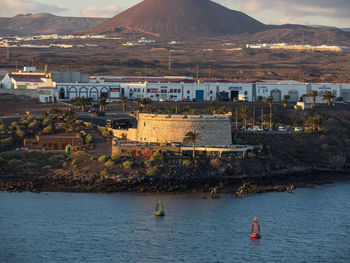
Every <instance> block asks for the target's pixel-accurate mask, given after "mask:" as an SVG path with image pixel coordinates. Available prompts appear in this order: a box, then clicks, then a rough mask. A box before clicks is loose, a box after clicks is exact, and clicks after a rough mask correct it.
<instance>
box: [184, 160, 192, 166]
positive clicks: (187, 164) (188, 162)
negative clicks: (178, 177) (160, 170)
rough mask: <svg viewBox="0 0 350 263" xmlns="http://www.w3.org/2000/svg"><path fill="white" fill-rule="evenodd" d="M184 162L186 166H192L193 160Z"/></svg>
mask: <svg viewBox="0 0 350 263" xmlns="http://www.w3.org/2000/svg"><path fill="white" fill-rule="evenodd" d="M182 164H183V165H184V166H187V167H188V166H190V165H191V164H192V162H191V161H190V160H184V161H183V162H182Z"/></svg>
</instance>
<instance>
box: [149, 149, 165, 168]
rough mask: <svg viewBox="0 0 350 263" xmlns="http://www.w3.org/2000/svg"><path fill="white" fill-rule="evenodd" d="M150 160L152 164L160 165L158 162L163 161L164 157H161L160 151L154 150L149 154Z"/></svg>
mask: <svg viewBox="0 0 350 263" xmlns="http://www.w3.org/2000/svg"><path fill="white" fill-rule="evenodd" d="M150 161H151V165H152V166H155V165H160V164H162V163H163V161H164V157H163V155H162V154H160V153H158V152H155V153H153V155H152V156H151V158H150Z"/></svg>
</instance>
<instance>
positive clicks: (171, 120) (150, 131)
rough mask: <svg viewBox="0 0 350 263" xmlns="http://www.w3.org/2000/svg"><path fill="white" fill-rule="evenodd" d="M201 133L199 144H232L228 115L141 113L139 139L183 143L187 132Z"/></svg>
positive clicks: (138, 129) (138, 130)
mask: <svg viewBox="0 0 350 263" xmlns="http://www.w3.org/2000/svg"><path fill="white" fill-rule="evenodd" d="M190 131H195V132H198V133H199V140H198V143H197V145H229V144H232V135H231V134H232V128H231V122H230V118H229V117H227V116H215V117H214V116H188V117H185V116H182V115H172V116H169V115H153V114H140V115H139V120H138V128H137V141H143V142H155V143H172V142H179V143H182V142H183V139H184V137H185V134H186V133H188V132H190Z"/></svg>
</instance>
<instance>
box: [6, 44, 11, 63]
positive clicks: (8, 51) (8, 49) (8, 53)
mask: <svg viewBox="0 0 350 263" xmlns="http://www.w3.org/2000/svg"><path fill="white" fill-rule="evenodd" d="M6 59H7V60H10V48H9V47H7V49H6Z"/></svg>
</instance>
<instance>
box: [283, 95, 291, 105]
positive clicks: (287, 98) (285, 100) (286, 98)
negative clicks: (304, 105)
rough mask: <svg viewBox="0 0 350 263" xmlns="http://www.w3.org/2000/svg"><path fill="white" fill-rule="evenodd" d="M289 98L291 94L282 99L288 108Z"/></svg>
mask: <svg viewBox="0 0 350 263" xmlns="http://www.w3.org/2000/svg"><path fill="white" fill-rule="evenodd" d="M289 99H290V96H289V95H284V97H283V100H282V103H283V106H284V107H285V108H287V103H288V101H289Z"/></svg>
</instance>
